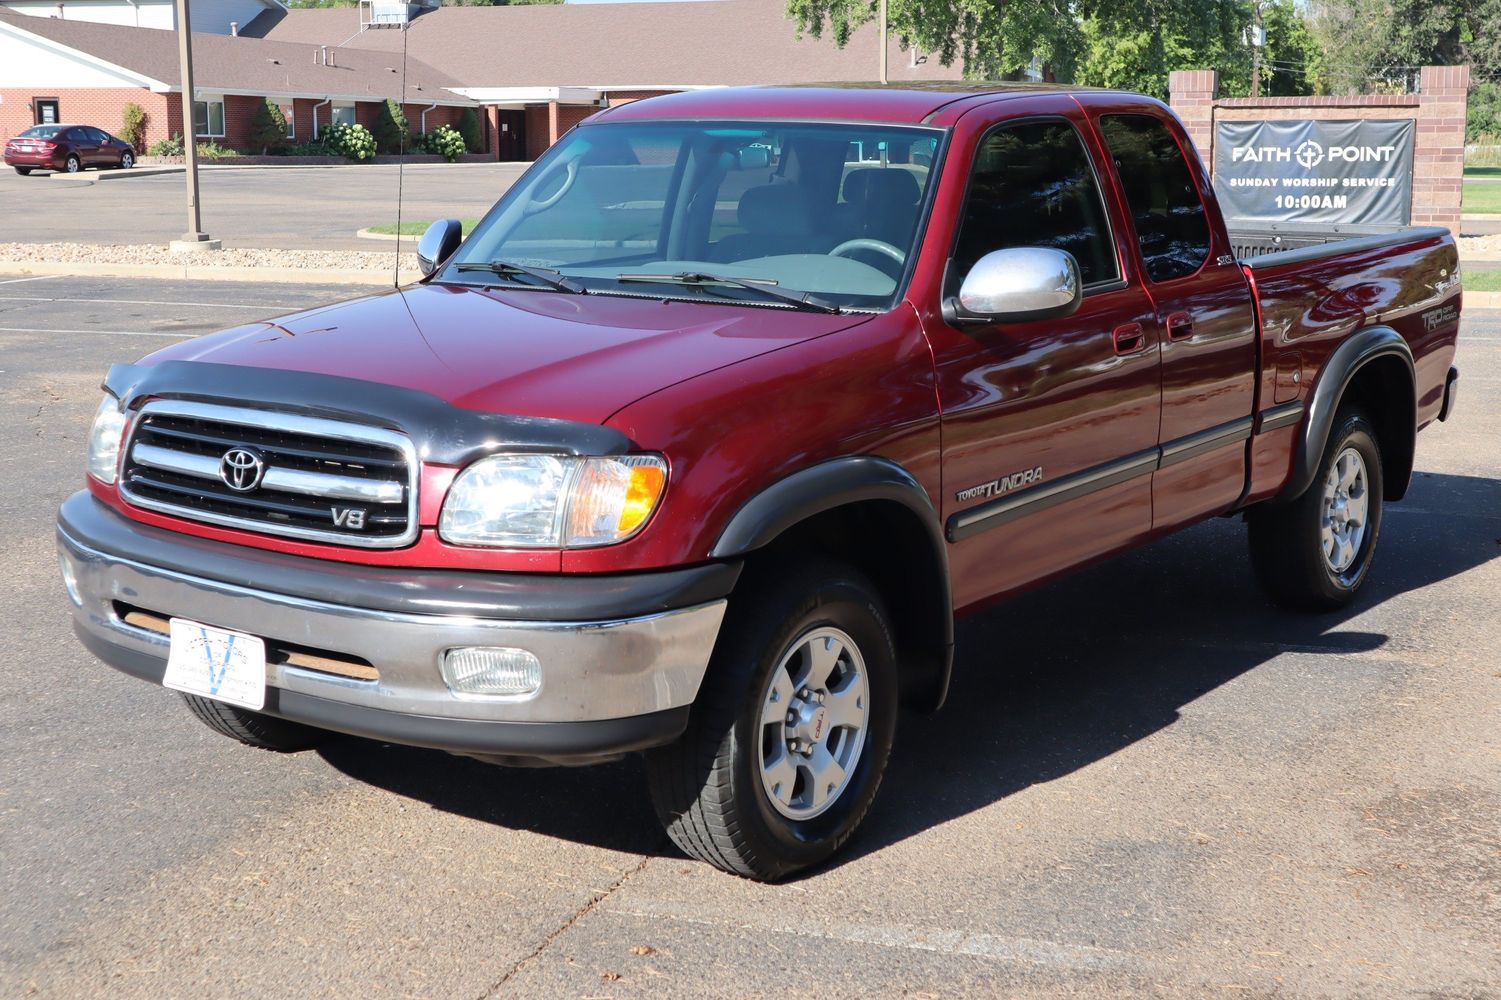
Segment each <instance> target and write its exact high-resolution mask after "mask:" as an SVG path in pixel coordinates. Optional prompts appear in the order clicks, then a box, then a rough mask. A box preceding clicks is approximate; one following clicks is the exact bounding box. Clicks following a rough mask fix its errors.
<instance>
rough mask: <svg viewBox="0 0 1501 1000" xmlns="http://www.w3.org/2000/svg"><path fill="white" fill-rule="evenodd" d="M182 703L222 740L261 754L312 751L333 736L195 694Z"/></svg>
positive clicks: (184, 698) (319, 730)
mask: <svg viewBox="0 0 1501 1000" xmlns="http://www.w3.org/2000/svg"><path fill="white" fill-rule="evenodd" d="M182 700H183V701H185V702H187V703H188V708H189V709H190V710H191V711H192V713H193V714H194V715H196V716H197V717H198V721H199V722H202V723H203V724H204V725H205V726H208V727H209V728H210V729H212V730H213V731H214V732H216V733H218V734H219V735H220V736H228V737H229V738H230V739H232V740H236V741H238V742H240V743H243V744H245V745H246V746H250V747H255V748H256V749H257V750H273V751H275V752H277V753H296V752H298V751H299V750H311V749H313V747H315V746H317V745H318V744H320V743H322V742H323V741H324V740H325V739H327V738H328V735H329V734H328V732H327V731H326V730H323V729H314V728H313V727H312V726H304V725H303V724H302V723H300V722H288V721H287V720H286V719H278V718H277V717H276V716H274V715H265V714H263V713H261V712H252V711H250V710H249V709H244V708H238V707H236V706H234V705H226V704H225V703H224V702H222V701H214V700H212V699H210V698H200V697H198V696H197V695H195V694H184V695H183V696H182Z"/></svg>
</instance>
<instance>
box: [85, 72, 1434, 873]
mask: <svg viewBox="0 0 1501 1000" xmlns="http://www.w3.org/2000/svg"><path fill="white" fill-rule="evenodd" d="M851 150H860V151H876V155H874V156H869V155H863V154H862V155H855V154H854V153H851ZM1236 241H1237V237H1236V235H1235V234H1232V233H1231V232H1230V231H1229V230H1228V229H1227V226H1226V224H1225V221H1224V219H1223V218H1222V217H1221V215H1220V212H1219V208H1218V205H1217V203H1216V201H1215V196H1214V191H1213V189H1212V187H1211V185H1210V181H1209V178H1208V177H1207V176H1206V174H1205V171H1204V169H1203V166H1202V164H1201V163H1200V161H1199V158H1198V156H1197V155H1196V154H1195V153H1194V151H1193V147H1192V144H1191V143H1190V141H1189V139H1188V137H1187V135H1186V134H1185V133H1184V130H1183V127H1182V125H1181V124H1180V123H1179V121H1178V120H1177V119H1176V118H1175V117H1174V115H1173V113H1172V112H1171V111H1170V110H1169V109H1168V108H1167V107H1166V106H1165V105H1163V104H1162V103H1160V102H1158V101H1156V100H1153V99H1151V98H1147V97H1141V96H1136V95H1131V94H1122V93H1109V92H1098V91H1073V92H1070V91H1060V90H1048V89H1037V88H1032V87H1027V88H1018V89H1008V88H1005V87H998V88H988V87H981V86H978V85H962V86H957V87H956V88H948V89H944V88H939V87H933V88H925V89H923V90H920V91H902V90H899V89H889V88H884V89H859V88H840V89H816V88H795V89H774V88H773V89H760V88H758V89H754V90H733V89H730V90H714V91H699V92H696V93H691V94H681V95H674V96H670V97H663V98H654V99H652V100H646V101H640V102H636V103H633V104H628V105H624V106H621V107H618V108H611V109H609V110H608V111H604V112H601V113H600V114H598V115H596V116H595V117H593V118H592V119H590V120H589V121H588V122H586V123H585V124H583V125H580V126H579V127H577V128H575V129H574V130H572V131H571V132H570V133H569V134H568V135H567V136H565V137H564V138H563V139H562V140H561V141H560V142H559V143H558V144H557V145H556V146H554V147H553V148H552V149H551V150H550V151H548V153H547V154H546V155H545V156H543V157H542V158H541V159H539V161H538V162H537V163H536V164H535V165H534V166H533V167H532V168H531V169H530V170H528V172H527V173H526V174H525V175H524V176H523V177H522V178H521V179H520V180H519V181H518V182H517V183H516V184H515V185H514V186H513V187H512V188H511V189H510V190H509V191H508V192H506V194H505V195H504V196H503V197H502V198H501V199H500V201H499V202H498V203H497V204H496V205H495V207H494V208H493V209H492V210H491V211H490V212H489V214H488V215H486V216H485V218H484V219H483V220H482V221H481V222H480V223H479V224H478V225H477V226H476V227H475V228H474V231H473V232H472V233H471V234H470V235H469V237H468V238H467V239H466V240H463V241H462V243H461V242H460V235H459V224H458V222H456V221H453V220H446V221H440V222H438V223H435V224H434V225H433V227H432V228H431V229H429V231H428V232H427V233H426V235H424V237H423V238H422V241H421V243H420V247H419V259H420V262H421V265H422V269H423V270H424V271H425V272H427V276H426V277H425V278H424V279H423V280H422V281H421V282H419V283H417V284H415V285H413V286H410V287H407V288H404V289H400V290H393V291H392V292H389V293H386V294H384V295H379V296H374V297H366V298H362V299H357V300H354V301H351V302H348V303H345V304H343V305H336V306H332V307H325V308H320V309H316V310H312V311H310V312H305V313H300V314H296V315H292V316H289V317H286V318H282V319H278V320H275V321H266V322H262V323H256V324H252V325H249V326H245V327H240V328H237V329H233V330H228V331H225V332H222V333H219V334H214V335H211V336H208V337H206V338H202V339H199V340H195V341H191V342H187V343H182V344H178V345H174V346H171V347H168V348H166V349H164V350H161V351H158V352H156V353H155V354H152V355H150V356H148V357H147V358H145V359H144V360H142V361H140V362H139V363H136V364H122V365H116V366H114V367H112V368H111V369H110V370H109V373H108V375H107V376H106V378H105V383H104V388H105V395H104V398H103V399H102V400H101V403H100V406H99V409H98V413H97V417H96V419H95V422H94V425H93V428H92V431H91V433H90V435H89V442H90V443H89V449H88V466H87V469H88V471H87V477H86V483H87V488H86V489H85V490H83V491H81V492H79V493H77V494H75V495H74V496H73V497H71V498H70V499H68V500H67V501H66V502H65V503H64V504H63V506H62V509H61V511H60V514H59V519H58V540H59V548H60V553H61V560H62V573H63V577H64V582H65V584H66V587H67V590H68V594H69V596H70V599H71V601H72V604H73V616H74V623H75V628H76V631H77V633H78V635H79V636H80V638H81V639H82V641H83V642H84V644H85V645H86V646H87V647H88V648H89V649H90V650H92V651H93V652H94V653H95V654H97V655H98V656H99V657H100V658H101V659H102V660H104V661H105V662H106V663H108V664H110V665H112V666H114V667H116V668H118V669H120V670H123V671H125V672H127V673H130V674H134V675H136V676H138V677H142V678H145V679H147V680H149V681H152V682H154V683H158V684H165V685H166V686H168V687H170V688H174V689H177V690H179V691H181V692H183V693H184V694H185V696H186V700H187V703H188V705H189V707H190V708H191V709H192V711H193V713H194V714H195V715H196V716H197V717H198V718H199V719H201V720H202V721H203V722H204V723H206V724H207V725H208V726H210V727H211V728H213V729H214V730H216V731H217V732H219V733H221V734H224V735H226V736H229V737H231V738H233V739H236V740H239V741H241V742H242V743H246V744H249V745H250V746H253V747H260V748H265V749H270V750H278V751H294V750H301V749H304V748H308V747H312V746H314V745H315V744H317V743H318V742H319V741H320V740H322V739H324V738H325V737H326V736H327V735H328V734H329V733H330V732H339V733H352V734H355V735H358V736H365V737H371V738H374V739H379V740H386V741H391V742H395V743H404V744H412V745H416V746H424V747H436V748H441V749H444V750H448V751H451V752H453V753H457V754H463V755H466V756H471V757H478V758H481V759H484V760H489V761H493V762H496V763H501V764H523V763H526V764H530V763H537V762H545V763H555V764H556V763H566V764H579V763H590V762H595V761H601V760H609V759H614V758H617V757H619V756H620V755H622V754H625V753H629V752H633V751H642V750H644V751H645V752H646V767H647V772H648V775H649V778H650V794H651V796H652V798H653V800H654V802H655V805H656V809H657V812H658V814H659V816H660V818H661V821H662V823H663V824H664V826H665V827H666V829H667V831H668V833H669V834H670V836H671V838H672V840H673V841H674V842H675V843H676V844H677V845H678V847H679V848H681V849H682V850H683V851H684V852H685V853H687V854H689V855H691V856H693V857H695V858H699V859H701V860H703V861H706V862H708V863H710V864H713V865H717V866H719V867H721V868H723V869H725V870H727V871H731V872H736V873H739V874H742V875H746V876H749V877H752V878H758V879H768V880H771V879H778V878H782V877H785V876H787V875H788V874H790V873H792V872H795V871H798V870H799V869H802V868H806V867H807V866H809V865H813V864H816V863H818V862H820V861H822V860H823V859H825V858H828V857H829V856H830V855H831V854H833V853H834V851H835V850H837V849H838V848H839V846H840V845H841V844H843V843H844V842H845V840H846V839H847V838H848V837H849V836H850V835H851V834H852V833H853V832H854V830H855V829H856V827H857V826H858V825H859V824H860V822H861V820H862V819H863V818H864V817H865V815H866V813H867V811H868V810H869V809H870V807H871V804H872V802H873V801H874V799H875V797H876V790H877V788H878V786H879V785H880V783H881V776H882V772H883V770H884V769H885V767H886V763H887V758H888V755H889V754H890V752H891V748H892V743H893V740H894V738H895V735H896V730H897V721H898V714H899V709H901V708H903V707H906V708H911V709H916V710H921V711H933V710H936V709H937V708H938V707H939V706H940V705H941V703H942V702H943V700H944V697H945V693H946V691H947V689H948V684H949V675H950V671H951V668H952V664H953V662H954V656H953V653H954V634H955V633H954V621H955V618H956V617H957V616H960V615H964V614H967V613H970V612H973V611H975V610H978V609H980V608H983V607H985V606H987V605H989V604H991V603H993V602H995V601H996V600H998V599H1001V598H1004V597H1006V596H1007V595H1010V594H1014V593H1016V592H1018V591H1020V590H1022V589H1024V588H1028V587H1032V586H1034V585H1036V584H1038V583H1039V582H1041V581H1043V580H1046V579H1049V578H1051V577H1055V576H1057V575H1059V574H1061V573H1064V572H1067V571H1068V570H1070V569H1073V568H1075V567H1078V566H1082V565H1084V564H1086V563H1089V562H1091V561H1094V560H1097V559H1100V558H1102V557H1104V556H1107V555H1109V554H1111V553H1114V552H1118V551H1120V550H1122V549H1125V548H1128V547H1130V546H1134V545H1138V544H1141V543H1144V542H1147V541H1149V540H1151V539H1153V538H1155V537H1159V536H1161V535H1164V534H1167V533H1169V532H1172V531H1176V530H1178V529H1181V528H1184V527H1187V526H1189V525H1193V524H1196V523H1198V522H1201V521H1204V520H1205V519H1208V518H1213V517H1218V516H1221V515H1226V514H1232V513H1239V514H1242V515H1244V518H1245V520H1246V521H1247V522H1248V528H1249V538H1250V557H1251V562H1252V564H1253V565H1254V567H1255V570H1256V573H1257V576H1258V577H1259V579H1260V582H1261V584H1262V586H1263V587H1264V588H1265V589H1266V591H1267V592H1268V593H1269V594H1270V595H1271V596H1272V597H1273V598H1275V599H1276V600H1278V601H1281V602H1283V603H1285V604H1287V605H1289V606H1293V607H1297V608H1305V609H1313V610H1319V609H1329V608H1334V607H1337V606H1340V605H1343V604H1345V603H1347V602H1349V601H1350V600H1351V599H1352V598H1353V597H1354V596H1355V595H1356V594H1357V593H1358V592H1359V591H1360V589H1361V586H1362V584H1363V583H1364V582H1365V581H1366V579H1367V575H1368V573H1369V572H1370V570H1371V566H1372V559H1373V555H1374V553H1375V550H1376V542H1377V537H1378V535H1379V533H1380V531H1381V529H1382V508H1383V504H1384V503H1386V502H1388V501H1393V500H1398V499H1400V498H1401V497H1402V495H1403V493H1404V492H1405V491H1406V489H1407V485H1408V480H1409V477H1410V475H1411V472H1412V468H1413V454H1414V447H1415V443H1416V437H1417V432H1418V431H1419V430H1420V429H1422V428H1423V427H1425V426H1427V425H1428V424H1430V423H1431V422H1433V421H1434V420H1443V419H1447V418H1448V417H1449V416H1450V414H1451V413H1452V411H1453V409H1454V406H1455V400H1456V396H1457V388H1458V381H1457V380H1458V372H1457V370H1456V369H1455V368H1453V367H1452V361H1453V358H1454V353H1455V344H1456V339H1457V336H1458V330H1459V313H1460V296H1461V290H1460V279H1459V264H1458V260H1457V256H1456V251H1455V242H1454V239H1453V238H1452V236H1451V235H1450V234H1449V233H1448V231H1446V230H1443V229H1432V228H1426V229H1404V230H1401V231H1397V232H1391V233H1387V234H1381V235H1374V236H1364V237H1361V238H1355V239H1347V240H1341V239H1340V238H1339V237H1336V236H1330V237H1329V242H1328V243H1327V244H1324V245H1315V246H1308V247H1303V248H1301V249H1296V250H1291V251H1286V252H1272V250H1273V247H1272V246H1267V247H1264V248H1262V249H1264V250H1266V251H1268V252H1265V253H1262V254H1261V255H1259V256H1256V257H1255V258H1254V259H1250V260H1241V259H1238V258H1237V256H1236V251H1235V247H1236V245H1237V242H1236ZM314 334H316V335H314ZM1226 558H1227V559H1228V558H1230V557H1229V556H1226ZM1123 599H1125V600H1130V601H1134V602H1137V603H1139V604H1140V605H1141V607H1142V613H1143V614H1145V615H1157V616H1159V617H1161V618H1162V620H1163V621H1164V622H1165V623H1167V624H1168V625H1169V626H1170V624H1171V607H1172V600H1171V595H1161V599H1159V600H1157V601H1155V602H1154V601H1153V600H1152V599H1151V598H1149V597H1146V596H1145V595H1138V594H1132V595H1125V596H1124V598H1123ZM1245 600H1247V601H1251V600H1254V598H1253V597H1252V596H1251V595H1249V594H1247V595H1245ZM1102 655H1108V654H1107V653H1104V652H1102ZM1004 658H1005V650H1004V649H996V650H993V651H991V652H990V654H988V655H987V656H986V657H983V658H982V659H984V660H985V661H986V662H989V661H994V660H1004ZM976 738H977V739H983V738H989V737H988V736H987V735H986V734H977V735H976Z"/></svg>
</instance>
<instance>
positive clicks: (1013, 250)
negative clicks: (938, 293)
mask: <svg viewBox="0 0 1501 1000" xmlns="http://www.w3.org/2000/svg"><path fill="white" fill-rule="evenodd" d="M1081 288H1082V282H1081V281H1080V279H1079V262H1078V261H1076V260H1074V255H1073V254H1071V253H1068V252H1066V251H1063V250H1055V249H1053V248H1052V247H1010V248H1008V249H1005V250H996V251H994V252H992V253H988V254H986V255H985V256H983V257H981V258H980V259H979V260H978V261H976V262H975V266H974V267H972V268H970V270H969V273H968V274H967V275H965V276H964V283H963V284H962V285H960V287H959V295H958V300H957V302H954V301H950V302H947V303H945V309H944V313H945V318H949V319H950V320H951V321H953V320H958V321H959V322H961V323H962V322H966V321H967V322H972V323H975V322H989V323H1024V322H1029V321H1032V320H1040V319H1054V318H1056V317H1059V316H1067V315H1068V314H1069V313H1071V312H1073V311H1074V310H1075V309H1077V308H1079V302H1080V299H1081V298H1082V291H1081ZM950 312H952V313H953V316H952V317H950V316H949V315H948V314H949V313H950Z"/></svg>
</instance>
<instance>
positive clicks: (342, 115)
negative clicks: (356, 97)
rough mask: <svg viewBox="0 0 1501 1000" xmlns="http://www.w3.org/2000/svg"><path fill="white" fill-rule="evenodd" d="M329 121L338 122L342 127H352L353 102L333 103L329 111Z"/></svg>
mask: <svg viewBox="0 0 1501 1000" xmlns="http://www.w3.org/2000/svg"><path fill="white" fill-rule="evenodd" d="M329 121H330V122H338V123H340V124H343V125H353V124H354V102H353V101H335V102H334V103H333V106H332V107H331V108H330V109H329Z"/></svg>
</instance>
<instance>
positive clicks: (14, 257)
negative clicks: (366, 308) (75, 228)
mask: <svg viewBox="0 0 1501 1000" xmlns="http://www.w3.org/2000/svg"><path fill="white" fill-rule="evenodd" d="M392 257H393V254H392V253H391V252H390V251H384V252H381V251H370V250H251V249H245V248H240V249H226V250H192V251H185V252H174V251H172V250H169V249H167V248H166V247H164V246H162V245H160V244H156V243H148V244H145V245H141V246H95V245H92V244H88V243H0V260H5V261H20V262H32V261H34V262H37V263H41V262H49V263H63V264H172V265H177V266H179V267H181V266H183V265H187V264H191V265H192V266H194V267H277V268H295V269H298V270H318V271H323V270H339V271H389V270H391V262H392ZM401 269H402V270H403V271H413V272H415V271H416V270H417V255H416V254H414V253H404V254H402V255H401Z"/></svg>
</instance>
